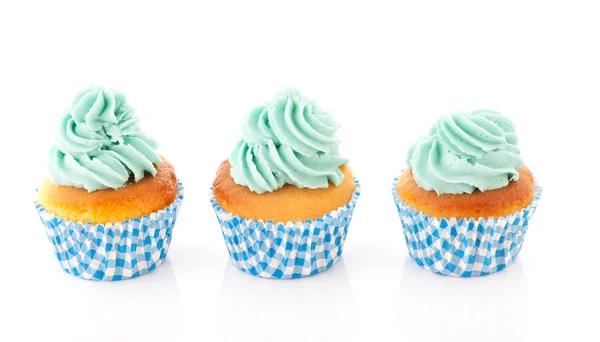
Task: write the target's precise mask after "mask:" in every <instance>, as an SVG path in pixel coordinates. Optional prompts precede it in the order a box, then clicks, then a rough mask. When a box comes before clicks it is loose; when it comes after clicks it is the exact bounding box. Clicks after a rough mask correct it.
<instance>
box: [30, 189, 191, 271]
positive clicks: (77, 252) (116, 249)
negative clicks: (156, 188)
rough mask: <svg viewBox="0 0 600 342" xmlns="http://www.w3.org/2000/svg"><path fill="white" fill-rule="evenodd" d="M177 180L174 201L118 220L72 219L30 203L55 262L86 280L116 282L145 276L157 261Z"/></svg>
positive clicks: (163, 251) (169, 226)
mask: <svg viewBox="0 0 600 342" xmlns="http://www.w3.org/2000/svg"><path fill="white" fill-rule="evenodd" d="M183 194H184V188H183V185H182V184H181V182H180V181H178V192H177V197H176V199H175V201H174V202H173V203H172V204H171V205H169V206H167V207H166V208H165V209H163V210H159V211H158V212H154V213H151V214H149V215H145V216H143V217H140V218H135V219H132V220H125V221H124V222H122V223H121V222H116V223H106V224H92V223H90V222H88V223H85V224H84V223H82V222H74V221H72V220H66V219H64V218H60V217H58V216H56V215H54V214H53V213H51V212H49V211H48V210H46V208H44V207H43V206H42V205H41V204H39V203H38V202H36V203H35V207H36V209H37V212H38V214H39V215H40V219H41V220H42V223H43V224H44V227H45V231H46V236H47V237H48V240H50V242H51V243H52V246H53V248H54V252H55V255H56V258H57V259H58V261H59V263H60V266H61V267H62V268H63V269H64V270H65V271H66V272H67V273H70V274H72V275H74V276H76V277H79V278H83V279H89V280H121V279H129V278H134V277H138V276H141V275H143V274H146V273H148V272H150V271H152V270H153V269H155V268H156V267H158V266H160V264H162V262H163V260H164V259H165V258H166V256H167V252H168V251H169V245H170V243H171V236H172V233H173V227H174V225H175V221H176V219H177V213H178V212H179V208H180V206H181V202H182V200H183Z"/></svg>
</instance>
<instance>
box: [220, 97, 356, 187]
mask: <svg viewBox="0 0 600 342" xmlns="http://www.w3.org/2000/svg"><path fill="white" fill-rule="evenodd" d="M338 128H339V126H338V125H337V124H336V123H335V122H334V121H333V118H332V116H331V115H330V114H329V113H326V112H323V111H322V110H321V109H320V108H319V107H318V106H317V105H316V103H314V102H313V101H310V100H308V99H306V98H304V97H303V96H302V95H301V94H300V93H299V92H297V91H295V90H285V91H283V92H281V93H278V94H277V95H275V97H274V98H273V100H272V101H271V102H270V103H268V104H263V105H260V106H258V107H256V108H255V109H253V110H252V111H250V113H249V114H248V115H247V116H246V118H245V121H244V126H243V129H242V140H241V141H240V142H239V143H238V144H237V146H236V147H235V149H234V150H233V152H232V153H231V156H230V158H229V162H230V163H231V166H232V167H231V176H232V177H233V179H234V181H235V182H236V183H237V184H239V185H243V186H246V187H248V188H250V190H252V191H254V192H256V193H259V194H260V193H264V192H270V191H274V190H277V189H279V188H281V187H282V186H283V185H284V184H292V185H295V186H297V187H299V188H311V189H315V188H327V187H328V186H329V182H331V183H333V184H335V185H339V184H340V183H341V182H342V180H343V179H344V174H343V173H342V172H341V171H340V166H341V165H343V164H345V163H347V161H348V160H347V159H344V158H342V157H340V155H339V152H338V146H339V140H338V139H337V138H336V137H335V135H334V134H335V132H336V131H337V129H338Z"/></svg>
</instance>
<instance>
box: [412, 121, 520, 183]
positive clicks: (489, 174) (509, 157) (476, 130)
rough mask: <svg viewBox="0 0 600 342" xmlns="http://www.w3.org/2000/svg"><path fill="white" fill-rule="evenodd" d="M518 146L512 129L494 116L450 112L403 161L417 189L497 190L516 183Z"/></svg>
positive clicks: (518, 157)
mask: <svg viewBox="0 0 600 342" xmlns="http://www.w3.org/2000/svg"><path fill="white" fill-rule="evenodd" d="M517 142H518V141H517V136H516V133H515V125H514V124H513V123H512V122H511V121H510V120H509V119H508V118H506V117H505V116H503V115H502V114H500V113H498V112H495V111H491V110H476V111H472V112H470V113H464V112H460V113H454V114H452V115H447V116H444V117H442V118H440V119H439V120H438V121H437V122H436V123H435V125H434V126H433V128H432V130H431V132H430V134H429V135H428V136H426V137H423V138H421V139H419V140H418V141H417V143H416V144H415V145H414V146H413V147H412V148H411V149H410V150H409V153H408V161H407V162H408V165H409V166H410V168H411V169H412V172H413V176H414V178H415V181H416V182H417V184H419V186H420V187H422V188H423V189H425V190H434V191H436V192H437V193H438V194H460V193H469V194H470V193H472V192H473V191H475V189H479V190H480V191H487V190H493V189H499V188H502V187H505V186H506V185H508V183H509V181H511V180H517V179H519V172H518V171H517V169H518V168H519V167H521V166H522V165H523V161H522V159H521V156H520V150H519V148H518V147H517Z"/></svg>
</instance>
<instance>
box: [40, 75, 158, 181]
mask: <svg viewBox="0 0 600 342" xmlns="http://www.w3.org/2000/svg"><path fill="white" fill-rule="evenodd" d="M134 114H135V110H134V109H133V108H131V107H130V106H129V105H128V104H127V100H126V98H125V96H124V95H123V94H121V93H119V92H113V91H110V90H106V89H103V88H99V87H91V88H88V89H85V90H84V91H82V92H80V93H79V94H77V96H75V101H74V102H73V104H72V105H71V107H70V108H69V109H68V110H67V111H66V113H65V115H64V117H63V119H62V121H61V125H60V130H59V132H58V135H57V137H56V143H55V145H54V146H53V147H52V150H51V154H50V163H49V168H50V180H51V181H52V182H53V183H54V184H58V185H67V186H75V187H79V188H85V189H86V190H88V191H96V190H101V189H109V188H112V189H118V188H121V187H123V186H125V185H126V184H127V182H128V181H129V179H130V177H131V176H132V175H133V179H134V180H135V181H136V182H137V181H139V180H140V179H142V178H143V177H144V174H145V172H148V173H150V174H151V175H153V176H154V175H155V174H156V169H155V168H154V165H153V164H156V163H160V162H162V161H161V159H160V157H159V156H158V154H157V153H156V148H158V144H157V143H156V142H155V141H154V140H152V139H150V138H149V137H147V136H145V135H144V134H143V133H142V131H141V129H140V127H139V120H138V118H135V117H134Z"/></svg>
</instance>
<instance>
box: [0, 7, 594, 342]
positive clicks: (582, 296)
mask: <svg viewBox="0 0 600 342" xmlns="http://www.w3.org/2000/svg"><path fill="white" fill-rule="evenodd" d="M215 3H218V4H212V5H209V4H199V3H198V4H194V5H192V4H183V3H179V2H177V1H168V2H164V4H162V5H154V4H151V3H149V2H144V3H136V4H134V3H130V2H125V1H123V2H121V1H119V2H111V1H103V2H100V1H94V2H84V1H77V2H72V3H63V2H61V1H48V2H40V3H30V2H25V1H22V2H18V4H17V2H16V1H15V2H8V1H7V2H2V3H1V4H0V111H1V112H2V113H1V120H2V121H1V123H0V130H1V132H0V141H1V143H0V148H1V150H2V155H1V157H0V160H1V162H0V163H1V166H0V173H1V176H2V177H1V179H2V185H1V189H2V190H0V201H1V202H0V210H1V215H2V218H1V220H2V222H3V224H2V227H1V228H2V234H1V235H0V239H1V241H2V245H1V246H2V249H1V251H2V256H3V258H2V265H1V268H0V277H1V283H0V284H1V285H0V286H1V288H2V289H1V292H0V313H1V314H2V318H1V320H0V340H3V341H15V340H24V339H27V338H31V337H37V338H38V339H39V340H61V341H71V340H72V341H84V340H87V341H119V340H126V339H127V338H130V337H131V338H135V340H139V341H151V340H159V341H165V340H173V341H175V340H177V341H179V340H181V341H187V340H204V341H218V340H226V341H242V340H244V341H255V340H257V341H272V340H279V341H319V340H325V341H335V340H344V341H350V340H358V341H387V340H398V339H405V340H411V341H415V340H419V341H467V340H475V339H477V340H479V341H496V340H498V341H522V340H534V339H535V340H540V341H541V340H545V339H548V338H559V340H566V339H568V340H570V341H585V340H595V341H598V335H599V334H598V326H597V324H598V311H597V310H598V305H599V304H600V303H599V302H598V299H599V298H598V297H599V296H598V288H599V287H598V281H597V273H598V255H599V254H598V253H599V246H598V241H600V240H599V233H598V232H599V229H600V227H598V223H597V217H596V215H597V213H598V210H597V207H598V199H597V198H598V195H597V194H598V190H600V187H599V179H600V176H598V168H597V167H596V166H595V165H597V157H598V115H599V114H600V113H599V107H600V100H599V99H600V96H599V95H600V53H599V51H598V47H599V37H598V35H599V32H600V20H598V18H599V15H600V12H599V11H598V9H597V8H596V7H594V6H592V5H591V4H592V3H593V2H590V3H589V4H584V3H580V2H577V1H565V2H564V4H562V5H557V4H554V3H552V2H547V1H545V2H540V3H533V2H527V1H518V2H512V1H503V2H497V3H496V4H494V5H492V4H487V2H485V4H484V2H483V1H477V2H475V1H474V2H462V1H452V2H451V3H452V4H450V2H448V3H445V2H444V3H433V2H430V1H421V2H419V3H420V4H419V5H408V4H400V3H383V2H378V1H368V2H365V3H364V4H350V3H349V2H338V3H334V2H327V3H325V1H315V2H313V1H297V2H284V1H273V2H262V1H248V2H243V3H242V2H240V3H234V2H228V1H220V2H215ZM92 83H94V84H100V85H104V86H107V87H110V88H115V89H118V90H120V91H122V92H124V93H125V94H127V95H128V98H129V100H130V103H131V104H132V105H133V106H135V107H136V108H137V109H138V114H139V116H140V117H141V118H142V124H143V127H144V129H145V130H146V132H147V133H149V134H150V135H152V136H154V137H156V138H157V139H158V140H159V141H160V142H161V149H160V152H161V153H162V154H164V155H165V156H167V158H168V159H170V160H171V161H172V162H173V164H174V165H175V167H176V170H177V173H178V175H179V177H180V178H181V179H182V181H183V182H184V184H185V186H186V190H187V193H186V197H185V199H184V202H183V206H182V210H181V213H180V216H179V218H178V221H177V228H176V229H175V232H174V238H173V242H172V245H171V249H170V251H169V255H168V258H167V260H166V262H165V263H164V264H163V265H162V266H161V267H159V268H158V269H157V270H156V271H153V272H152V273H150V274H148V275H146V276H143V277H140V278H137V279H134V280H129V281H122V282H114V283H98V282H90V281H84V280H80V279H77V278H75V277H72V276H70V275H68V274H66V273H65V272H63V271H62V270H61V268H60V266H59V264H58V263H57V261H56V260H55V258H54V256H53V253H52V249H51V246H50V244H49V243H48V241H47V240H46V236H45V234H44V230H43V227H42V225H41V223H40V222H39V219H38V217H37V216H36V212H35V209H34V204H33V201H34V198H35V195H34V190H35V188H36V187H37V186H38V185H39V184H40V182H41V181H42V179H43V178H44V177H45V176H46V175H47V169H46V162H47V155H48V150H49V148H50V146H51V144H52V143H53V135H54V133H55V132H56V130H57V127H58V122H59V119H60V118H61V115H62V113H63V111H64V110H65V109H66V107H67V106H68V105H69V104H70V102H71V101H72V98H73V96H74V95H75V93H76V92H77V91H78V90H79V89H81V88H82V87H84V86H86V85H88V84H92ZM284 86H294V87H297V88H299V89H300V90H302V92H303V93H305V94H306V95H308V96H310V97H313V98H316V99H317V100H318V101H319V102H320V103H321V105H322V106H323V107H325V108H328V109H331V110H332V111H334V113H335V117H336V118H337V120H338V121H339V122H340V123H341V124H342V125H343V127H342V129H340V131H339V136H340V137H341V139H342V141H343V144H342V152H343V153H344V155H346V156H348V157H349V158H350V159H351V164H350V165H351V166H352V168H353V169H354V173H355V175H356V176H357V177H358V179H359V180H360V181H361V183H362V188H363V192H362V195H361V198H360V199H359V202H358V207H357V209H356V212H355V216H354V219H353V222H352V224H351V226H350V230H349V235H348V239H347V242H346V246H345V249H344V254H343V258H342V259H341V262H340V263H338V264H337V265H336V266H334V267H333V268H332V269H330V270H329V271H327V272H325V273H323V274H320V275H317V276H314V277H311V278H307V279H300V280H294V281H270V280H263V279H259V278H255V277H252V276H249V275H247V274H244V273H242V272H240V271H238V270H237V269H235V268H234V266H233V265H232V264H231V263H230V262H229V261H228V254H227V250H226V248H225V245H224V243H223V240H222V236H221V232H220V229H219V226H218V224H217V221H216V218H215V215H214V213H213V211H212V208H211V205H210V203H209V201H208V189H209V187H210V185H211V183H212V179H213V177H214V173H215V171H216V168H217V166H218V165H219V163H220V162H221V161H222V160H223V159H225V158H226V157H227V156H228V154H229V152H230V150H231V149H232V148H233V146H234V144H235V143H236V141H237V139H239V127H240V124H241V122H242V118H243V116H244V114H245V113H246V112H247V111H248V110H250V109H251V108H252V107H253V106H255V105H257V104H258V103H261V102H265V101H269V100H270V99H271V97H272V96H273V94H274V93H275V92H276V91H278V90H279V89H281V88H282V87H284ZM482 107H483V108H491V109H495V110H498V111H500V112H502V113H504V114H505V115H507V116H509V117H510V118H512V119H513V121H514V122H515V123H516V124H517V132H518V134H519V136H520V139H521V143H520V146H521V149H522V151H523V156H524V159H525V162H526V164H527V165H528V166H529V167H530V169H531V170H533V171H534V173H535V174H536V176H537V177H538V179H539V180H540V182H541V184H542V186H543V187H544V189H545V191H544V194H543V196H542V201H541V204H540V206H539V208H538V211H537V212H536V215H535V217H534V219H533V220H532V221H531V225H530V229H529V231H528V233H527V237H526V241H525V244H524V247H523V250H522V252H521V254H520V256H519V259H518V261H517V262H516V263H515V264H514V265H512V266H510V267H508V268H507V269H506V270H504V271H502V272H500V273H498V274H495V275H491V276H488V277H483V278H473V279H455V278H447V277H442V276H436V275H433V274H431V273H429V272H427V271H424V270H421V269H419V268H418V267H417V266H416V265H415V264H414V263H413V262H412V261H410V260H409V259H408V252H407V249H406V246H405V245H404V239H403V236H402V233H401V227H400V221H399V218H398V216H397V213H396V210H395V207H394V204H393V200H392V196H391V192H390V190H391V184H392V179H393V178H394V177H395V176H397V175H398V174H399V173H400V170H401V169H402V168H403V167H405V164H404V160H405V153H406V150H407V148H408V147H409V145H410V144H411V142H412V141H414V140H415V139H416V138H417V137H418V136H419V135H422V134H426V133H427V132H428V131H429V128H430V126H431V125H432V124H433V122H434V121H435V120H436V118H437V117H438V116H440V115H442V114H447V113H450V112H452V111H455V110H461V109H466V110H468V109H475V108H482ZM131 340H133V339H131Z"/></svg>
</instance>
